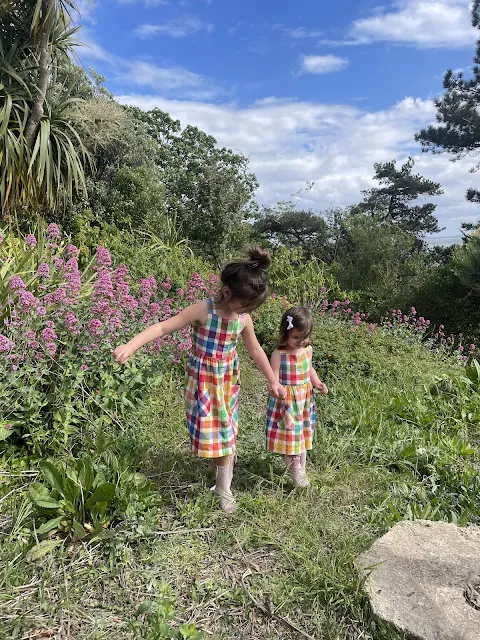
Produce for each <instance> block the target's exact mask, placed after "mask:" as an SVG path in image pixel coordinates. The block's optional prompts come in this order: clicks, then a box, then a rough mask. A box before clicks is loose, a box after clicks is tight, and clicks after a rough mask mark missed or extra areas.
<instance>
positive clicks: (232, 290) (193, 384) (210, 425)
mask: <svg viewBox="0 0 480 640" xmlns="http://www.w3.org/2000/svg"><path fill="white" fill-rule="evenodd" d="M248 255H249V257H248V259H247V260H240V261H236V262H231V263H230V264H228V265H227V266H226V267H225V268H224V269H223V271H222V274H221V277H220V279H221V285H222V286H221V290H220V291H219V293H218V295H217V297H216V298H215V299H214V300H204V301H202V302H198V303H197V304H194V305H191V306H190V307H187V308H186V309H184V310H183V311H181V312H180V313H179V314H178V315H176V316H174V317H173V318H169V319H168V320H165V322H159V323H157V324H154V325H152V326H151V327H148V329H145V330H144V331H142V332H141V333H139V334H138V335H137V336H135V337H134V338H133V339H132V340H130V342H128V343H127V344H126V345H123V346H121V347H117V349H115V351H114V357H115V360H116V361H117V362H118V363H120V364H124V363H125V362H127V360H128V359H129V358H130V357H131V356H132V355H133V354H134V353H135V351H137V349H139V348H140V347H142V346H143V345H145V344H147V343H148V342H151V341H152V340H155V339H156V338H161V337H162V336H166V335H169V334H171V333H173V332H174V331H179V330H180V329H183V328H184V327H186V326H188V325H192V326H193V345H194V348H193V353H192V354H191V355H190V357H189V359H188V364H187V371H186V374H187V375H186V380H187V384H186V392H185V408H186V414H187V425H188V429H189V432H190V442H191V448H192V451H193V452H194V453H195V454H196V455H197V456H199V457H200V458H210V459H214V460H215V464H216V484H215V487H214V491H215V493H216V495H217V496H218V498H219V500H220V506H221V508H222V509H223V510H224V511H225V512H227V513H231V512H233V511H234V510H235V499H234V497H233V495H232V492H231V489H230V485H231V482H232V476H233V464H234V458H235V452H236V441H237V433H238V395H239V391H240V367H239V362H238V355H237V343H238V340H239V338H240V336H242V338H243V340H244V342H245V345H246V347H247V350H248V352H249V354H250V356H251V358H252V359H253V361H254V362H255V363H256V365H257V366H258V368H259V369H260V371H261V372H262V373H263V375H264V376H265V378H266V379H267V381H268V385H269V390H270V394H271V396H272V397H273V398H278V397H279V396H280V395H282V394H283V395H284V394H285V390H284V389H283V387H282V386H281V385H280V383H279V382H278V379H277V377H276V376H275V375H274V373H273V371H272V368H271V366H270V363H269V362H268V358H267V356H266V355H265V352H264V351H263V349H262V348H261V347H260V345H259V343H258V341H257V338H256V336H255V332H254V329H253V323H252V319H251V318H250V316H249V314H248V312H249V311H252V310H253V309H256V308H257V307H259V306H260V305H261V304H262V303H263V302H264V301H265V298H266V297H267V276H266V269H267V268H268V267H269V265H270V255H269V253H268V251H265V250H264V249H261V248H259V247H252V248H251V249H250V250H249V252H248Z"/></svg>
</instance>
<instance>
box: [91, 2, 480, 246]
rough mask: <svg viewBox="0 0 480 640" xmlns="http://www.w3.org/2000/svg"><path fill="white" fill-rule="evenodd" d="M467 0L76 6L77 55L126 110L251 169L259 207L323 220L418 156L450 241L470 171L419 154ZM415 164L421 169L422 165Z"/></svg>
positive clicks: (463, 37)
mask: <svg viewBox="0 0 480 640" xmlns="http://www.w3.org/2000/svg"><path fill="white" fill-rule="evenodd" d="M468 5H469V3H468V0H467V1H465V0H398V1H395V2H383V3H382V4H380V2H376V1H375V0H364V1H360V2H358V1H354V0H337V1H336V2H335V1H332V0H322V1H320V0H298V1H297V2H291V1H287V0H284V1H283V2H280V1H276V2H275V1H274V0H261V1H260V0H257V1H253V0H164V1H162V0H98V1H97V2H96V3H95V5H92V4H90V3H88V0H81V3H80V6H81V10H82V19H81V22H82V24H83V29H82V32H81V38H82V39H83V40H84V41H85V42H87V43H88V44H89V48H87V49H83V50H82V51H81V52H80V56H81V59H82V61H83V63H84V64H85V65H86V66H92V67H94V68H95V69H96V70H97V71H99V72H100V73H102V74H103V75H105V76H106V78H107V80H108V88H109V89H110V90H111V91H112V92H113V93H114V94H115V95H116V96H117V99H119V100H120V101H121V102H124V103H130V104H137V105H138V106H142V107H144V108H152V107H154V106H158V107H159V108H161V109H164V110H165V111H168V112H170V113H171V114H172V115H173V116H174V117H177V118H179V119H180V120H181V122H182V124H187V123H190V124H194V125H197V126H199V127H201V128H202V129H204V130H206V131H208V132H209V133H211V134H212V135H214V136H215V137H216V138H217V140H218V141H219V144H221V145H227V146H231V147H233V148H236V149H239V150H240V151H242V152H243V153H244V154H245V155H248V156H249V158H250V160H251V165H252V168H253V169H254V170H255V172H256V173H257V176H258V178H259V181H260V184H261V188H260V190H259V192H258V194H257V195H258V199H259V200H260V201H261V202H268V203H274V202H276V201H277V200H280V199H289V198H290V197H291V196H292V194H294V193H296V192H297V191H298V190H299V189H301V188H302V187H303V186H304V185H305V184H306V182H307V181H313V182H315V186H314V188H313V189H312V191H311V192H310V193H309V194H308V196H307V197H306V199H305V201H304V204H305V205H306V206H311V207H312V208H314V209H317V210H322V209H325V208H328V207H329V206H337V205H339V206H344V205H347V204H351V203H354V202H356V201H358V200H359V199H360V198H361V194H360V191H361V189H366V188H369V187H370V186H372V181H371V178H372V175H373V163H374V162H375V161H384V160H390V159H393V158H397V159H398V160H399V161H402V160H404V159H405V158H406V157H407V156H408V155H409V154H412V155H414V156H415V158H416V160H417V168H418V170H419V171H421V172H422V173H425V174H426V175H428V176H429V177H435V178H436V179H438V180H439V181H441V183H442V185H443V187H444V190H445V195H444V196H442V197H440V198H438V215H439V218H440V219H441V222H442V225H443V226H445V227H446V231H444V232H442V234H441V235H442V237H444V236H455V235H457V229H458V226H459V223H460V222H461V221H463V220H467V219H476V217H477V208H476V207H475V206H474V205H470V204H468V203H466V202H465V201H464V191H465V189H466V188H467V186H470V185H473V184H474V183H475V179H476V176H475V175H473V176H472V174H469V173H468V168H469V167H470V166H471V165H472V164H473V163H474V161H473V160H472V159H470V160H469V159H465V160H463V161H461V162H459V163H454V164H453V163H451V162H449V159H448V158H447V157H446V156H438V157H432V156H430V155H425V154H420V153H419V149H418V147H417V146H416V145H415V143H414V140H413V135H414V133H415V132H416V131H418V130H419V128H421V127H422V126H424V125H425V124H428V123H429V122H431V121H432V120H433V119H434V116H435V110H434V107H433V103H432V100H433V98H434V97H435V96H436V95H438V93H439V92H441V88H442V76H443V73H444V71H445V70H446V69H447V68H449V67H451V68H454V69H465V68H468V67H469V66H470V65H471V59H472V56H473V52H474V45H475V40H476V36H477V35H480V34H478V32H476V31H475V30H474V29H473V28H472V27H471V25H470V15H469V8H468ZM417 156H418V157H417Z"/></svg>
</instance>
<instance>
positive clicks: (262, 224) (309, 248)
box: [253, 203, 329, 260]
mask: <svg viewBox="0 0 480 640" xmlns="http://www.w3.org/2000/svg"><path fill="white" fill-rule="evenodd" d="M253 228H254V230H255V231H256V232H257V233H259V234H260V236H262V237H263V238H265V239H267V240H268V241H269V242H270V243H271V244H272V245H274V246H278V245H280V246H284V247H290V248H294V247H295V248H296V247H301V248H302V250H303V253H304V255H305V256H306V257H307V258H309V257H311V256H316V257H317V258H320V259H322V260H327V258H328V256H329V250H328V239H329V227H328V224H327V222H326V221H325V220H324V219H323V218H322V217H320V216H319V215H318V214H316V213H314V212H313V211H308V210H301V211H295V209H294V208H293V206H292V203H279V204H278V205H277V207H275V208H274V207H264V208H263V210H262V211H261V213H260V214H259V216H258V218H257V220H256V221H255V222H254V224H253Z"/></svg>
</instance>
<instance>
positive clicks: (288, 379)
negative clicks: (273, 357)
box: [267, 347, 316, 456]
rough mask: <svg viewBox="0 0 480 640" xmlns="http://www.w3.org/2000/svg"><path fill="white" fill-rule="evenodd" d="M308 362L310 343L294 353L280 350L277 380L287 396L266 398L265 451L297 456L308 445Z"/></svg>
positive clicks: (311, 413)
mask: <svg viewBox="0 0 480 640" xmlns="http://www.w3.org/2000/svg"><path fill="white" fill-rule="evenodd" d="M311 365H312V348H311V347H307V348H306V349H302V350H301V351H299V352H298V353H286V352H285V351H281V352H280V384H282V385H283V386H284V387H285V388H286V390H287V396H286V398H284V399H282V398H278V399H277V398H273V397H272V396H270V397H269V399H268V405H267V449H268V451H272V452H273V453H280V454H282V455H284V456H298V455H300V454H301V453H303V452H304V451H308V450H309V449H311V448H312V441H313V432H314V430H315V417H316V413H315V396H314V395H313V388H312V383H311V382H310V367H311Z"/></svg>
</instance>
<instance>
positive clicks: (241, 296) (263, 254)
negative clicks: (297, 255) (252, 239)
mask: <svg viewBox="0 0 480 640" xmlns="http://www.w3.org/2000/svg"><path fill="white" fill-rule="evenodd" d="M247 256H248V258H247V259H246V260H236V261H234V262H229V263H228V264H227V265H225V267H224V268H223V270H222V273H221V275H220V281H221V287H228V288H229V289H230V291H231V293H232V298H233V299H235V300H241V301H242V302H245V305H246V306H247V307H249V308H250V309H252V310H253V309H256V308H257V307H259V306H260V305H261V304H263V303H264V302H265V299H266V297H267V295H268V279H267V273H266V270H267V269H268V267H269V266H270V264H271V262H272V260H271V258H270V253H269V252H268V251H267V250H266V249H262V247H250V248H249V249H248V250H247ZM223 299H224V296H223V293H222V289H220V291H219V292H218V294H217V296H216V298H215V302H216V303H221V302H223Z"/></svg>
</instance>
